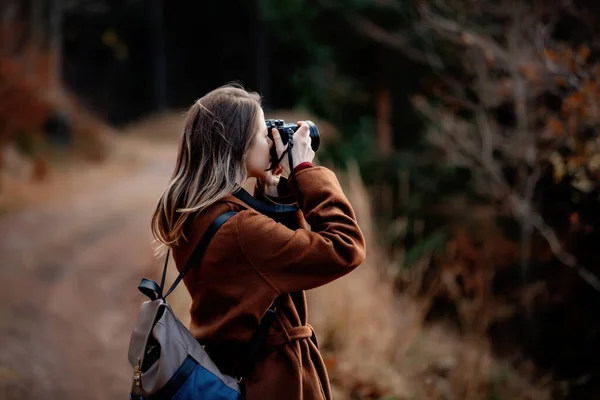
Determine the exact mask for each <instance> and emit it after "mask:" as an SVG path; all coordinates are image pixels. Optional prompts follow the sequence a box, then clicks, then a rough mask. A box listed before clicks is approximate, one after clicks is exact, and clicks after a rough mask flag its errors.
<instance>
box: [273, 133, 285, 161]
mask: <svg viewBox="0 0 600 400" xmlns="http://www.w3.org/2000/svg"><path fill="white" fill-rule="evenodd" d="M271 135H273V143H274V144H275V150H276V151H277V156H278V157H281V155H282V154H283V152H284V151H285V149H286V147H287V145H284V144H283V140H281V135H280V134H279V131H278V130H277V128H273V130H272V131H271Z"/></svg>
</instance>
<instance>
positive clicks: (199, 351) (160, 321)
mask: <svg viewBox="0 0 600 400" xmlns="http://www.w3.org/2000/svg"><path fill="white" fill-rule="evenodd" d="M236 213H237V212H236V211H229V212H226V213H224V214H221V215H220V216H218V217H217V218H216V219H215V220H214V221H213V223H212V224H211V225H210V226H209V227H208V229H207V230H206V232H205V233H204V235H203V236H202V239H201V240H200V242H199V243H198V245H197V246H196V248H195V249H194V252H193V253H192V255H191V256H190V258H189V260H188V262H187V263H186V265H185V267H184V268H183V269H182V270H181V273H180V274H179V276H178V277H177V279H176V280H175V282H173V285H172V286H171V287H170V289H169V290H168V291H167V293H166V294H165V295H164V296H163V289H164V284H165V277H166V273H167V264H168V260H169V253H167V257H166V260H165V266H164V269H163V274H162V280H161V284H160V286H159V285H158V284H157V283H156V282H154V281H152V280H150V279H146V278H143V279H142V282H141V283H140V285H139V286H138V289H139V290H140V291H141V292H142V293H144V294H145V295H146V296H148V298H149V299H150V300H148V301H145V302H144V303H143V304H142V306H141V309H140V311H139V314H138V318H137V323H136V326H135V328H134V330H133V333H132V335H131V341H130V343H129V355H128V358H129V363H130V364H131V366H132V367H133V383H132V387H131V392H130V395H129V398H130V399H136V400H171V399H172V400H192V399H193V400H196V399H205V400H217V399H218V400H239V399H241V398H242V394H241V390H240V385H239V384H240V383H241V382H242V379H243V378H244V376H246V375H247V374H248V373H249V372H250V369H251V367H252V361H253V360H254V358H255V356H256V353H257V352H258V350H259V349H260V346H261V345H262V343H263V342H264V340H265V338H266V336H267V332H268V329H269V327H270V325H271V324H272V323H273V321H274V320H275V306H274V305H272V306H271V308H269V310H268V311H267V313H266V314H265V316H264V317H263V318H262V320H261V323H260V326H259V328H258V330H257V332H256V333H255V334H254V337H253V338H252V340H251V342H250V344H249V346H248V349H247V351H246V352H245V354H240V359H241V361H242V364H241V365H243V367H244V370H243V371H242V372H241V373H240V376H229V375H226V374H223V373H221V371H219V368H218V367H217V366H216V365H215V363H214V362H213V361H212V360H211V358H210V356H209V355H208V353H207V352H206V350H205V348H204V346H203V345H202V344H201V343H199V342H198V341H197V340H196V339H195V338H194V337H193V336H192V334H191V333H190V331H189V330H188V329H187V328H186V327H185V326H183V324H182V323H181V322H180V321H179V319H178V318H177V317H176V316H175V313H174V312H173V310H172V309H171V306H170V305H169V304H168V303H167V301H166V298H167V296H168V295H169V294H171V292H172V291H173V290H174V289H175V287H176V286H177V285H178V284H179V282H181V280H182V279H183V277H184V276H185V274H186V273H187V272H188V271H189V270H190V269H191V268H193V267H194V266H196V265H199V264H200V260H201V258H202V255H203V253H204V250H205V249H206V247H207V246H208V243H209V242H210V240H211V239H212V237H213V235H214V234H215V232H217V230H218V229H219V228H220V227H221V225H223V224H224V223H225V222H226V221H227V220H228V219H229V218H231V217H232V216H233V215H235V214H236Z"/></svg>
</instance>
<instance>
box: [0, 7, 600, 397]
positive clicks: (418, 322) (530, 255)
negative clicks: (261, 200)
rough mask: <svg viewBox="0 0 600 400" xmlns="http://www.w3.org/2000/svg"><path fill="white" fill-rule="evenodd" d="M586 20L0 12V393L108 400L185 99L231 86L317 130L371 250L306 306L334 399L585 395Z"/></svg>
mask: <svg viewBox="0 0 600 400" xmlns="http://www.w3.org/2000/svg"><path fill="white" fill-rule="evenodd" d="M599 18H600V6H599V5H595V4H593V3H590V2H583V1H577V0H571V1H516V0H513V1H509V0H487V1H484V0H462V1H459V0H426V1H398V0H289V1H285V2H284V1H276V0H252V1H250V0H232V1H229V2H209V1H205V2H184V1H181V0H172V1H168V2H167V1H162V0H146V1H141V0H128V1H114V0H20V1H19V0H7V1H4V2H2V4H1V5H0V93H1V96H0V161H1V168H0V172H1V181H0V229H1V230H2V243H1V244H0V253H1V255H2V257H1V258H0V259H2V268H1V269H0V277H2V282H6V283H5V285H6V287H7V290H5V291H4V293H3V294H2V295H1V296H0V300H2V306H1V308H0V311H1V312H0V327H2V330H0V339H2V340H0V342H1V343H2V347H3V349H2V352H0V393H1V394H6V395H5V396H0V397H3V398H8V399H13V398H14V399H18V398H25V397H29V398H31V397H33V398H37V397H36V395H39V394H40V393H45V394H46V396H47V395H48V394H51V395H52V396H54V397H57V398H72V397H75V396H77V395H81V394H82V393H83V391H85V390H87V389H86V388H89V387H93V388H96V389H95V391H94V394H93V395H92V397H94V396H97V397H98V398H102V399H105V398H107V397H109V398H112V397H115V396H120V395H124V393H126V392H127V390H128V384H129V380H130V371H129V366H128V365H127V362H126V348H127V345H128V342H127V341H128V334H129V332H130V330H131V328H132V326H133V323H134V320H133V317H134V316H135V312H136V310H137V307H138V306H139V302H140V301H141V297H140V295H136V294H135V293H134V291H135V285H136V284H137V283H136V282H137V281H138V280H139V277H140V276H141V275H142V274H144V276H146V275H151V276H157V274H158V273H159V271H158V269H159V265H160V262H159V260H156V259H155V258H153V255H152V243H151V240H150V238H149V236H148V233H149V230H148V228H149V217H150V211H151V209H152V207H153V205H154V202H155V201H156V199H157V196H158V195H159V193H160V191H161V190H162V188H163V186H164V184H165V183H166V180H167V178H168V175H169V174H170V170H169V168H172V165H173V162H174V149H175V147H174V146H175V143H176V139H177V137H178V135H179V134H180V133H181V124H182V120H183V115H184V112H185V109H186V108H187V107H189V105H191V104H192V103H193V101H194V100H195V99H197V98H199V97H200V96H202V95H203V94H204V93H206V92H208V91H210V90H212V89H214V88H215V87H218V86H220V85H222V84H224V83H227V82H231V81H237V82H240V83H242V84H243V85H244V87H246V88H247V89H249V90H256V91H258V92H260V93H261V95H262V96H263V99H264V108H265V111H266V115H267V116H268V117H280V118H284V119H286V120H290V121H296V120H298V119H312V120H314V121H315V122H317V125H318V126H319V127H320V128H321V131H322V133H323V136H324V144H323V148H322V149H320V150H319V152H318V154H317V156H318V162H319V163H321V164H323V165H326V166H328V167H330V168H332V169H334V170H335V171H336V173H338V175H339V176H340V179H341V181H342V182H343V183H344V186H345V188H346V190H347V192H348V196H349V198H350V199H351V201H352V202H353V204H354V206H355V208H356V209H357V213H358V214H359V219H360V220H359V222H360V224H361V227H362V228H363V230H364V231H365V234H366V236H367V239H368V245H369V251H368V253H369V256H368V259H367V262H366V263H365V265H363V267H361V268H360V269H359V270H357V271H356V273H353V274H351V275H350V276H348V277H345V278H344V279H342V280H340V281H339V282H336V283H335V284H333V285H332V286H331V287H330V288H329V287H326V288H322V289H317V290H315V291H313V292H311V293H310V301H311V315H312V318H314V325H315V327H316V329H317V332H318V333H319V332H320V333H319V336H320V340H321V343H322V347H323V352H324V355H325V357H326V361H327V365H328V367H329V371H330V374H331V378H332V382H333V385H334V387H335V390H336V398H341V399H344V398H349V399H350V398H351V399H384V398H385V399H485V400H492V399H538V398H539V399H545V398H548V399H549V398H557V399H597V398H598V397H599V396H600V346H598V345H597V343H598V340H599V339H600V319H599V318H598V317H597V310H598V309H599V306H600V281H599V276H600V265H599V264H600V263H599V262H600V253H599V252H598V251H597V250H594V248H595V245H597V243H600V207H598V205H599V204H598V203H599V201H600V186H599V178H600V138H599V136H598V126H599V123H600V108H599V106H600V104H599V100H600V87H599V85H598V78H599V77H600V52H599V45H600V32H599V31H598V26H600V24H599V23H598V22H599ZM124 216H126V218H125V217H124ZM123 218H125V221H127V222H128V224H124V222H123V221H124V219H123ZM117 238H118V239H117ZM109 264H110V265H109ZM98 282H101V283H102V282H103V283H102V284H99V283H98ZM117 288H118V290H117ZM107 294H110V295H111V296H113V295H114V297H111V299H112V300H111V301H112V303H109V304H105V303H102V299H101V298H102V297H103V296H105V295H107ZM175 302H176V307H177V309H178V310H179V311H180V312H181V314H180V316H181V318H182V319H185V318H186V312H187V307H188V306H189V299H188V298H186V293H184V292H182V291H179V294H178V297H177V299H176V300H175ZM124 304H125V305H124ZM92 310H95V313H94V312H93V311H92ZM115 310H119V311H118V312H117V311H115ZM59 316H60V318H59ZM100 320H102V321H103V322H102V324H100V322H99V321H100ZM57 321H60V322H57ZM107 321H111V322H110V323H109V324H108V326H109V327H110V329H109V328H107V327H106V326H107V324H106V322H107ZM40 325H42V326H43V327H45V329H46V330H43V331H40V329H39V328H40ZM99 325H102V328H98V326H99ZM41 332H46V334H43V333H41ZM42 336H43V338H42ZM61 346H62V347H61ZM32 349H33V350H35V351H34V353H33V354H32ZM60 349H62V350H60ZM57 352H61V353H68V354H61V355H60V356H57V354H56V353H57ZM25 354H28V355H29V356H28V357H25V358H26V359H25V360H24V359H23V358H24V357H23V356H24V355H25ZM36 357H38V358H39V359H38V360H37V361H35V362H33V361H31V360H30V358H36ZM367 358H368V359H369V360H367ZM86 362H87V363H91V365H94V366H95V367H94V368H97V369H99V370H101V371H104V372H102V373H101V374H100V375H99V376H98V377H97V379H92V378H91V377H86V373H85V372H84V371H82V370H81V368H80V367H78V365H79V364H80V363H84V364H85V363H86ZM67 372H70V375H67ZM88 373H89V371H88ZM73 374H75V375H76V376H77V379H73V376H71V375H73ZM73 382H78V383H73ZM109 382H110V383H109ZM87 394H88V395H89V393H87ZM113 394H114V396H113ZM52 396H51V397H52ZM46 398H47V397H46Z"/></svg>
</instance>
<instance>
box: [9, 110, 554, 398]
mask: <svg viewBox="0 0 600 400" xmlns="http://www.w3.org/2000/svg"><path fill="white" fill-rule="evenodd" d="M180 123H181V121H180V118H178V117H173V116H170V117H168V118H163V119H156V120H150V121H147V122H145V123H141V124H138V125H136V126H135V127H132V128H130V129H128V130H125V132H124V133H123V134H122V135H119V136H117V137H115V138H114V139H113V140H114V144H113V151H112V152H111V153H110V155H109V157H108V159H106V160H105V161H104V162H102V163H96V164H90V163H84V162H76V163H74V164H72V165H70V166H69V167H68V168H58V169H57V170H56V171H54V172H53V173H52V174H50V176H49V177H48V178H47V179H46V180H45V181H43V182H38V183H35V184H31V185H29V184H19V185H17V184H15V183H14V182H13V184H12V186H11V185H6V184H5V185H4V196H8V198H6V197H5V198H4V199H3V200H4V202H3V203H2V204H3V206H2V208H1V209H0V235H1V237H2V240H1V241H0V260H1V261H0V263H1V267H0V282H1V283H2V287H1V290H0V343H1V351H0V398H2V399H6V400H16V399H25V398H27V399H46V400H53V399H57V400H58V399H60V400H66V399H75V398H82V397H85V398H87V399H90V400H94V399H98V400H100V399H102V400H105V399H122V398H126V396H127V393H128V391H129V386H130V383H131V376H132V370H131V367H130V366H129V363H128V361H127V349H128V346H129V337H130V333H131V330H132V328H133V325H134V323H135V318H136V315H137V311H138V309H139V306H140V304H141V302H142V301H144V297H143V295H141V294H140V293H139V292H138V291H137V284H138V283H139V281H140V278H141V277H144V276H145V277H149V278H151V279H158V277H159V274H160V271H161V268H162V260H158V259H156V257H155V256H154V255H153V244H152V238H151V234H150V217H151V213H152V211H153V208H154V205H155V202H156V200H157V197H158V195H159V194H160V193H161V191H162V189H163V187H164V185H165V184H166V182H167V179H168V177H169V175H170V173H171V171H172V168H173V164H174V161H175V153H176V147H175V140H174V136H175V135H176V134H177V133H178V132H177V131H178V130H179V129H180V128H181V125H180ZM164 130H167V131H170V132H171V131H172V132H177V133H173V134H172V135H163V134H161V133H157V134H153V132H162V131H164ZM17 186H18V187H19V190H16V188H17ZM352 187H353V185H352V182H350V189H351V190H352V193H354V195H352V194H351V195H350V197H351V201H353V202H354V203H355V206H357V207H361V208H362V209H363V211H364V209H366V208H368V201H367V199H366V198H365V194H364V191H361V190H359V189H360V187H359V188H358V189H357V188H356V187H354V189H352ZM11 188H15V190H11ZM357 191H358V192H360V193H358V194H357ZM361 196H362V197H361ZM357 202H360V204H356V203H357ZM361 215H363V216H362V217H360V216H359V217H360V218H362V220H363V222H365V221H367V220H368V213H367V214H365V212H362V213H361ZM365 215H366V216H365ZM368 229H371V228H368ZM367 233H368V236H369V240H370V241H371V242H372V243H373V241H374V240H375V239H371V238H370V237H371V236H372V233H370V232H367ZM375 253H376V250H371V251H370V254H375ZM370 257H371V259H370V261H369V262H367V263H366V265H365V267H364V268H363V267H361V268H360V269H359V270H357V272H356V273H353V274H350V275H349V276H348V277H347V278H343V279H341V280H340V281H339V282H337V283H336V284H335V285H333V286H331V289H327V288H322V289H319V290H317V291H315V292H314V294H312V293H311V294H309V299H310V301H311V302H310V307H311V315H312V318H313V324H314V326H315V328H316V330H317V334H318V335H319V334H320V333H319V332H322V334H320V335H321V337H322V338H323V343H324V345H325V347H326V348H325V349H324V353H325V354H326V357H327V363H328V367H329V368H330V372H331V376H332V381H333V382H334V386H335V388H334V389H335V392H336V399H346V398H353V399H362V398H364V399H376V398H387V399H409V398H410V399H448V400H450V399H455V398H456V399H471V400H475V399H482V400H483V399H496V398H497V399H500V398H507V399H508V397H499V396H500V395H499V394H498V395H497V396H498V397H493V396H496V393H497V392H496V391H494V392H493V393H492V392H490V390H489V387H490V384H493V383H494V382H496V380H494V379H496V378H493V379H492V378H490V376H492V375H493V376H494V377H498V376H500V377H501V378H498V379H497V381H498V382H500V383H499V385H501V386H503V387H505V386H510V390H509V392H511V393H519V394H520V395H519V396H512V397H510V399H511V400H512V399H517V398H522V399H534V398H536V399H537V398H539V399H544V398H547V397H546V396H545V395H544V394H543V392H540V391H538V390H537V389H535V388H532V387H531V386H530V385H529V384H528V383H527V382H524V381H522V379H521V380H520V378H518V377H517V378H508V379H509V381H510V384H506V383H505V381H506V379H507V378H506V377H507V376H512V375H510V374H509V372H510V371H509V372H507V371H508V370H507V369H502V371H504V372H503V373H502V374H500V375H498V374H497V373H496V372H493V373H492V372H489V371H492V368H491V367H490V365H491V363H492V361H491V359H490V358H489V357H488V355H487V353H486V350H485V345H481V343H480V342H478V341H469V342H467V341H465V340H463V339H461V338H458V337H456V336H455V335H452V334H451V333H449V332H446V331H444V330H443V329H441V330H440V328H435V329H424V328H423V326H422V318H421V317H422V316H421V314H419V307H418V304H417V303H415V302H414V301H412V300H407V299H399V298H397V297H396V295H395V294H394V293H393V291H391V290H390V285H389V283H386V282H385V280H384V281H381V280H380V277H379V275H378V274H377V273H375V271H376V266H377V265H378V264H379V263H380V262H381V260H378V259H376V258H373V257H376V256H375V255H371V256H370ZM171 265H173V264H171ZM170 271H171V274H170V277H169V278H170V279H171V280H172V279H173V276H174V274H173V271H174V268H172V269H171V270H170ZM171 302H172V305H173V307H174V309H175V312H176V313H177V314H178V315H179V316H180V318H181V319H182V320H183V322H184V323H187V322H188V321H189V317H188V316H187V310H188V307H189V297H188V295H187V293H186V292H185V288H184V287H183V286H181V287H180V288H178V290H177V291H176V292H175V293H174V294H173V295H172V297H171ZM398 307H401V308H402V309H401V312H399V310H400V309H399V308H398ZM374 310H377V311H378V312H373V311H374ZM409 311H410V312H409ZM396 314H398V315H400V316H401V318H396V316H395V315H396ZM356 332H358V333H356ZM355 333H356V334H355ZM482 349H484V350H482ZM392 355H393V357H392ZM498 370H499V369H498V368H495V369H493V371H498ZM453 371H454V372H453ZM482 371H485V374H486V375H485V376H483V375H482ZM465 374H466V378H464V377H463V378H459V377H460V376H461V375H463V376H464V375H465ZM469 374H471V375H472V376H470V375H469ZM494 390H495V389H494ZM499 390H500V392H503V390H502V388H501V389H499ZM352 393H353V394H352ZM482 393H483V394H482ZM521 395H522V396H521ZM351 396H352V397H351ZM491 396H492V397H491Z"/></svg>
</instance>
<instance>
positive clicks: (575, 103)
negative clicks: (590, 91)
mask: <svg viewBox="0 0 600 400" xmlns="http://www.w3.org/2000/svg"><path fill="white" fill-rule="evenodd" d="M582 103H583V96H582V94H581V93H579V92H574V93H571V94H570V95H568V96H567V97H566V98H565V99H564V100H563V104H562V110H563V112H564V113H570V112H571V111H573V110H575V109H577V108H579V107H580V106H581V104H582Z"/></svg>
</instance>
